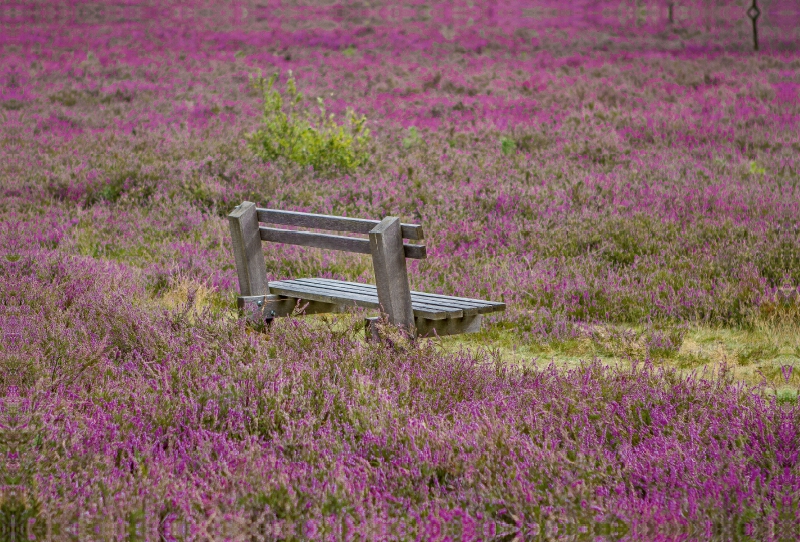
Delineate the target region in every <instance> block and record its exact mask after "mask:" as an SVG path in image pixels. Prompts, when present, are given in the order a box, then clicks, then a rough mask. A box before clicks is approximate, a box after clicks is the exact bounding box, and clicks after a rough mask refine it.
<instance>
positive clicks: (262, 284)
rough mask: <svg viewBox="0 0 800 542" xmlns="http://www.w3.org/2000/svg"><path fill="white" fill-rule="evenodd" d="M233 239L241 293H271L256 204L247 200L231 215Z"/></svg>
mask: <svg viewBox="0 0 800 542" xmlns="http://www.w3.org/2000/svg"><path fill="white" fill-rule="evenodd" d="M228 225H229V226H230V230H231V240H232V241H233V256H234V259H235V260H236V273H237V275H238V276H239V293H240V294H241V295H243V296H254V295H266V294H268V293H269V283H268V282H267V266H266V262H265V261H264V251H263V249H262V248H261V234H260V233H259V231H258V214H257V213H256V204H255V203H253V202H250V201H245V202H244V203H242V204H241V205H239V206H237V207H236V208H235V209H234V210H233V212H232V213H231V214H229V215H228Z"/></svg>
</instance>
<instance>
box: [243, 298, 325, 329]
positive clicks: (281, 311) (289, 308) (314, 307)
mask: <svg viewBox="0 0 800 542" xmlns="http://www.w3.org/2000/svg"><path fill="white" fill-rule="evenodd" d="M236 306H237V307H238V309H239V314H241V315H242V316H244V317H246V318H247V319H248V320H251V321H254V322H263V323H266V324H270V323H271V322H272V320H273V318H280V317H282V316H291V315H293V314H295V310H296V309H297V310H299V311H300V313H301V314H320V313H325V312H338V311H339V309H340V307H339V305H335V304H333V303H322V302H319V301H304V300H303V299H299V298H296V297H287V296H284V295H273V294H268V295H241V296H239V297H237V298H236Z"/></svg>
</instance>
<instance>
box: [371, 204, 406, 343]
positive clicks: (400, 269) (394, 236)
mask: <svg viewBox="0 0 800 542" xmlns="http://www.w3.org/2000/svg"><path fill="white" fill-rule="evenodd" d="M369 245H370V250H371V252H372V266H373V268H374V269H375V286H376V287H377V289H378V301H380V304H381V311H383V312H385V313H386V314H387V315H388V316H389V322H391V323H392V324H394V325H396V326H400V327H402V328H403V329H405V331H406V332H407V333H408V334H409V335H410V336H411V337H415V336H416V334H417V329H416V326H415V323H414V311H413V309H412V307H411V288H410V287H409V285H408V271H407V270H406V256H405V252H403V234H402V233H400V219H399V218H397V217H394V216H388V217H386V218H384V219H383V220H382V221H381V222H380V224H378V225H377V226H375V227H374V228H373V229H372V230H370V232H369Z"/></svg>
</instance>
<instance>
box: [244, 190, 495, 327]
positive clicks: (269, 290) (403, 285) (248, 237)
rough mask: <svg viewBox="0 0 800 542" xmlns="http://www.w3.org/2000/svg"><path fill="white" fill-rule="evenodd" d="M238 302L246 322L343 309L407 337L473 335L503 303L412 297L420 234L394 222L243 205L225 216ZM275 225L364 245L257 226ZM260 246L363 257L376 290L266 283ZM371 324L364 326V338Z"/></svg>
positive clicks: (314, 282)
mask: <svg viewBox="0 0 800 542" xmlns="http://www.w3.org/2000/svg"><path fill="white" fill-rule="evenodd" d="M228 220H229V222H230V230H231V237H232V239H233V252H234V256H235V259H236V271H237V273H238V275H239V291H240V294H241V295H240V296H239V298H238V301H237V304H238V307H239V309H240V311H243V312H244V313H245V314H247V315H248V316H249V317H250V318H252V319H254V320H260V321H262V322H266V323H270V322H271V321H272V319H273V318H276V317H281V316H289V315H291V314H293V313H295V310H296V308H300V307H302V309H303V312H304V313H305V314H316V313H325V312H338V311H341V310H342V309H344V308H346V307H353V306H355V307H365V308H369V309H380V310H381V311H382V312H383V313H384V314H385V315H386V316H387V317H388V320H389V322H390V323H392V324H394V325H397V326H400V327H401V328H403V329H404V330H405V331H406V333H408V334H409V335H411V336H422V337H426V336H432V335H434V334H436V335H440V336H441V335H454V334H458V333H470V332H474V331H479V330H480V327H481V318H482V315H483V314H486V313H490V312H495V311H502V310H505V304H504V303H498V302H495V301H482V300H479V299H470V298H466V297H453V296H446V295H436V294H427V293H423V292H412V291H411V289H410V287H409V284H408V273H407V271H406V258H414V259H424V258H426V257H427V252H426V247H425V245H423V244H410V243H408V244H404V243H403V239H409V240H411V241H421V240H423V238H424V237H423V232H422V227H421V226H418V225H415V224H401V223H400V219H399V218H397V217H393V216H389V217H386V218H384V219H383V220H380V221H378V220H364V219H360V218H348V217H339V216H328V215H318V214H311V213H298V212H293V211H279V210H275V209H259V208H257V207H256V205H255V204H254V203H252V202H249V201H245V202H244V203H242V204H241V205H237V206H236V208H235V209H234V210H233V212H231V214H229V215H228ZM260 223H267V224H278V225H283V226H293V227H302V228H311V229H318V230H330V231H337V232H350V233H360V234H366V235H368V236H369V239H365V238H356V237H344V236H339V235H328V234H322V233H314V232H308V231H299V230H288V229H280V228H272V227H266V226H262V225H261V224H260ZM262 241H270V242H273V243H285V244H291V245H301V246H307V247H317V248H325V249H332V250H343V251H346V252H354V253H358V254H370V255H371V256H372V264H373V268H374V270H375V282H376V285H375V286H372V285H370V284H362V283H358V282H346V281H340V280H331V279H322V278H302V279H293V280H279V281H273V282H268V280H267V270H266V264H265V261H264V252H263V250H262V247H261V242H262ZM377 320H378V318H367V336H368V337H369V336H371V334H372V333H374V326H373V325H372V324H373V323H375V322H376V321H377Z"/></svg>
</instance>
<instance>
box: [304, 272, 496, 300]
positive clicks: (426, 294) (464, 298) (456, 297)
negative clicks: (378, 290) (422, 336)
mask: <svg viewBox="0 0 800 542" xmlns="http://www.w3.org/2000/svg"><path fill="white" fill-rule="evenodd" d="M298 280H318V281H334V279H324V278H314V279H298ZM336 282H346V283H347V284H356V285H360V286H370V285H369V284H364V283H362V282H350V281H336ZM411 293H412V294H417V295H424V296H426V297H432V298H441V299H448V300H450V299H452V300H455V301H463V302H468V303H475V304H482V305H497V306H505V303H503V302H501V301H487V300H484V299H475V298H470V297H458V296H450V295H444V294H430V293H428V292H416V291H412V292H411Z"/></svg>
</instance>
